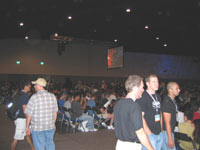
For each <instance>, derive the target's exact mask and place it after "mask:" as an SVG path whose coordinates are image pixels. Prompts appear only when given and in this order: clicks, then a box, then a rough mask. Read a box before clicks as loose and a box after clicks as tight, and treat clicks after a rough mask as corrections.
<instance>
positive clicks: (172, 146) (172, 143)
mask: <svg viewBox="0 0 200 150" xmlns="http://www.w3.org/2000/svg"><path fill="white" fill-rule="evenodd" d="M168 147H169V148H174V141H173V139H169V140H168Z"/></svg>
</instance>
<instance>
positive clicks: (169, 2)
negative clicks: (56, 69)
mask: <svg viewBox="0 0 200 150" xmlns="http://www.w3.org/2000/svg"><path fill="white" fill-rule="evenodd" d="M127 8H130V9H131V12H130V13H127V12H126V9H127ZM68 16H72V19H71V20H69V19H68ZM0 18H1V24H0V33H1V34H0V38H1V39H5V38H24V37H25V36H29V38H39V39H50V36H51V35H53V34H54V33H58V35H62V36H71V37H77V38H84V39H88V40H102V41H111V42H114V39H117V40H118V41H117V42H116V43H115V45H123V46H124V50H125V51H133V52H148V53H160V54H173V55H174V54H175V55H191V56H197V54H198V51H199V50H200V45H199V43H200V0H1V2H0ZM20 22H23V23H24V26H22V27H21V26H20V25H19V23H20ZM146 25H148V27H149V29H145V26H146ZM156 37H159V40H156ZM164 44H167V46H166V47H164Z"/></svg>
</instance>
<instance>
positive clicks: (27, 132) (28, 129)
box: [26, 114, 31, 135]
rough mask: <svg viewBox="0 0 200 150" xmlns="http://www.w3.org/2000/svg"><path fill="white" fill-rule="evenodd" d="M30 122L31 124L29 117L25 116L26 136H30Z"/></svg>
mask: <svg viewBox="0 0 200 150" xmlns="http://www.w3.org/2000/svg"><path fill="white" fill-rule="evenodd" d="M30 122H31V116H29V115H28V114H26V134H27V135H30V134H31V132H30V128H29V125H30Z"/></svg>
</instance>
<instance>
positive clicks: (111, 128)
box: [107, 125, 115, 130]
mask: <svg viewBox="0 0 200 150" xmlns="http://www.w3.org/2000/svg"><path fill="white" fill-rule="evenodd" d="M107 129H108V130H114V129H115V128H114V127H113V126H112V125H111V126H108V127H107Z"/></svg>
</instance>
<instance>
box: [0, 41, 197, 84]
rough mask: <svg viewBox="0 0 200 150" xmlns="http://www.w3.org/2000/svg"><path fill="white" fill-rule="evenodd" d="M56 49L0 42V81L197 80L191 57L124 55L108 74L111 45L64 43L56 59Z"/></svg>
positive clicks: (50, 44)
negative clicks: (35, 77) (14, 78)
mask: <svg viewBox="0 0 200 150" xmlns="http://www.w3.org/2000/svg"><path fill="white" fill-rule="evenodd" d="M57 45H58V41H51V40H24V39H5V40H0V68H1V69H0V75H1V77H2V78H6V77H5V76H6V75H10V74H19V75H20V74H26V75H34V74H39V75H61V76H87V77H90V76H91V77H127V76H128V75H129V74H139V75H142V76H145V75H147V74H149V73H156V74H158V76H159V77H160V78H163V79H168V78H170V79H194V80H199V76H200V69H199V67H200V61H199V58H198V57H194V56H193V57H191V56H173V55H160V54H150V53H133V52H125V53H124V66H123V67H122V68H116V69H110V70H109V69H107V49H108V48H111V47H112V46H113V44H112V43H108V42H99V41H93V42H92V43H91V42H90V41H87V40H80V39H74V40H72V41H71V42H69V43H66V45H65V50H64V51H63V54H62V55H58V46H57ZM17 60H20V62H21V63H20V64H19V65H17V64H16V61H17ZM41 61H43V62H44V65H43V66H41V65H40V62H41Z"/></svg>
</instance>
